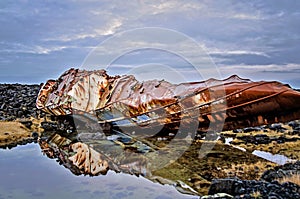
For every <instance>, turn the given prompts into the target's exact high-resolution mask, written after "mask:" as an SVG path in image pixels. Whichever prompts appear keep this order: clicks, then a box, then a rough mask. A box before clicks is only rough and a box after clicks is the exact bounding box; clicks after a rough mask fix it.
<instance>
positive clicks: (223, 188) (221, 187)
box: [0, 84, 300, 199]
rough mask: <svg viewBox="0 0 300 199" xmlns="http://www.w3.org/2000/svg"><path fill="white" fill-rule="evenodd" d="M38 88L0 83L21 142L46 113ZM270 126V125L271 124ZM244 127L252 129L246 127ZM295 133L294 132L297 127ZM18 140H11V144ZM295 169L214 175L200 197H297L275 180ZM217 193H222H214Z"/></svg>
mask: <svg viewBox="0 0 300 199" xmlns="http://www.w3.org/2000/svg"><path fill="white" fill-rule="evenodd" d="M39 88H40V86H39V85H22V84H0V94H1V95H0V121H20V122H21V123H22V124H23V125H24V126H26V127H27V128H28V129H30V130H31V131H32V136H31V137H30V138H28V139H26V140H23V141H21V142H19V143H21V144H26V143H29V142H32V141H34V140H36V139H37V135H38V134H37V133H35V132H34V131H33V130H32V119H33V118H34V119H37V120H40V119H44V118H45V116H46V115H45V114H44V113H42V112H41V111H39V110H37V108H36V106H35V100H36V96H37V94H38V92H39ZM291 125H292V123H291ZM40 126H41V128H42V129H44V130H45V131H67V130H68V131H70V126H72V125H71V124H70V122H69V120H64V122H63V123H57V122H53V121H49V120H47V121H42V122H41V123H40ZM270 127H271V128H272V126H270ZM273 127H274V126H273ZM275 127H276V126H275ZM276 128H278V129H279V130H280V128H281V127H279V126H277V127H276ZM244 130H245V129H244ZM246 130H247V129H246ZM248 130H253V129H251V128H249V129H248ZM254 130H255V129H254ZM295 133H298V131H297V132H295ZM245 139H247V140H246V141H247V142H258V143H257V144H261V143H260V141H261V142H265V141H267V142H270V140H269V139H268V138H267V137H265V136H261V137H259V136H256V137H250V138H249V137H245ZM285 141H286V140H285ZM19 143H15V145H17V144H19ZM15 145H14V146H15ZM295 173H298V174H299V173H300V161H297V162H295V163H288V164H286V165H283V166H278V167H275V168H272V169H270V170H267V171H266V172H265V173H264V174H263V175H262V176H261V179H260V180H240V179H238V178H224V179H214V180H213V181H212V183H211V186H210V189H209V195H210V196H203V197H200V198H203V199H204V198H219V199H222V198H224V199H225V198H269V199H288V198H292V199H296V198H300V186H299V185H297V184H294V183H291V182H286V183H279V182H278V181H277V180H278V179H280V178H283V177H284V176H289V175H292V174H295ZM217 193H226V194H223V195H222V194H219V195H215V194H217ZM213 195H214V196H213Z"/></svg>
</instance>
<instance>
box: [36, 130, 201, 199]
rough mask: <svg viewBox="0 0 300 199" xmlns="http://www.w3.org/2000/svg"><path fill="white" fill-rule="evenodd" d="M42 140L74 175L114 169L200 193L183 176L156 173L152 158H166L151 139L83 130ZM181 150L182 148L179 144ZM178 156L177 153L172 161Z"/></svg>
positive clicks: (45, 149)
mask: <svg viewBox="0 0 300 199" xmlns="http://www.w3.org/2000/svg"><path fill="white" fill-rule="evenodd" d="M183 141H184V140H183ZM180 142H182V140H181V141H180ZM39 144H40V147H41V149H42V151H43V153H44V154H46V155H47V156H48V157H49V158H51V159H54V158H55V159H57V160H58V162H59V163H60V164H62V165H63V166H64V167H66V168H68V169H69V170H70V171H71V172H72V173H73V174H75V175H82V174H84V175H90V176H98V175H106V174H107V172H108V171H109V170H113V171H115V172H117V173H126V174H133V175H136V176H143V177H145V178H147V179H149V180H151V181H154V182H159V183H161V184H168V185H171V186H175V188H176V189H177V190H178V191H179V192H182V193H184V194H190V195H199V193H198V192H197V191H195V190H194V189H193V188H192V187H190V186H188V185H187V184H186V182H184V181H183V180H182V179H178V180H172V179H168V178H166V176H155V175H153V174H152V171H153V169H154V168H155V169H157V167H154V166H153V164H156V163H154V162H152V161H151V160H153V159H152V158H158V160H157V161H159V162H160V163H162V162H164V161H165V160H164V158H161V157H160V156H157V153H156V152H157V151H155V150H154V149H153V147H154V148H158V146H155V145H152V146H149V145H151V144H150V142H148V144H145V143H143V142H140V141H138V140H135V139H134V138H131V137H128V136H126V135H124V134H122V133H120V132H119V133H118V132H117V134H113V135H110V136H103V135H102V136H100V135H99V133H81V134H78V135H76V136H75V137H74V136H72V135H69V136H68V135H60V134H57V133H54V134H52V135H51V136H49V137H47V138H46V139H41V140H40V141H39ZM178 150H179V151H180V152H181V153H182V152H183V149H181V148H180V147H178ZM165 152H166V153H167V151H165ZM159 153H162V151H160V152H159ZM145 154H147V155H145ZM176 159H177V157H176V158H174V159H172V161H175V160H176ZM169 164H170V163H169ZM165 165H168V164H165Z"/></svg>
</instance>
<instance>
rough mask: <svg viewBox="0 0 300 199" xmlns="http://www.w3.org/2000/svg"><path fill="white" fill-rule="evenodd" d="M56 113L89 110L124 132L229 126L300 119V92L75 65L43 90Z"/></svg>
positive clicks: (44, 102) (44, 103) (46, 107)
mask: <svg viewBox="0 0 300 199" xmlns="http://www.w3.org/2000/svg"><path fill="white" fill-rule="evenodd" d="M37 107H38V108H39V109H42V110H43V111H45V112H48V113H50V114H52V115H57V116H61V115H72V114H75V115H76V114H79V115H83V114H90V115H93V116H95V117H97V120H98V122H99V124H100V125H103V126H104V125H105V124H110V126H116V127H118V128H121V129H122V130H123V131H130V132H132V131H139V132H143V133H145V132H147V131H150V132H153V131H157V129H158V130H159V131H165V130H178V129H185V130H187V131H188V129H191V130H195V129H196V130H198V131H207V129H208V127H210V128H211V130H217V131H218V130H222V129H223V130H228V129H235V128H243V127H247V126H257V125H263V124H268V123H274V122H285V121H290V120H295V119H299V118H300V92H298V91H296V90H293V89H291V88H290V87H289V86H288V85H284V84H281V83H279V82H275V81H274V82H265V81H260V82H252V81H250V80H248V79H241V78H239V77H238V76H231V77H229V78H227V79H224V80H216V79H209V80H206V81H202V82H193V83H182V84H177V85H175V84H171V83H169V82H166V81H158V80H151V81H145V82H139V81H137V80H136V79H135V78H134V76H130V75H125V76H115V77H111V76H109V75H107V74H106V71H104V70H99V71H80V70H76V69H70V70H69V71H66V72H65V73H64V74H63V75H62V76H61V77H60V78H59V79H58V80H55V81H54V80H49V81H48V82H47V83H46V84H45V85H44V86H43V87H42V88H41V90H40V93H39V96H38V98H37Z"/></svg>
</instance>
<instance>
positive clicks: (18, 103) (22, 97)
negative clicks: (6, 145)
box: [0, 84, 40, 121]
mask: <svg viewBox="0 0 300 199" xmlns="http://www.w3.org/2000/svg"><path fill="white" fill-rule="evenodd" d="M39 89H40V86H39V85H22V84H0V120H5V121H12V120H15V119H18V118H19V119H24V118H30V117H35V118H36V117H38V116H39V114H40V111H39V110H37V108H36V105H35V101H36V97H37V95H38V92H39Z"/></svg>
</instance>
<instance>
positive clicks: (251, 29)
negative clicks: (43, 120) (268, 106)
mask: <svg viewBox="0 0 300 199" xmlns="http://www.w3.org/2000/svg"><path fill="white" fill-rule="evenodd" d="M299 10H300V1H299V2H298V1H292V0H287V1H284V2H281V1H275V2H274V1H271V0H253V1H246V0H241V1H233V0H219V1H208V0H199V1H194V0H186V1H181V0H172V1H163V0H155V1H141V0H132V1H129V2H126V3H124V2H123V1H117V0H103V1H96V0H95V1H94V0H88V1H73V0H67V1H36V2H34V3H33V2H31V1H23V0H20V1H18V0H17V1H10V2H4V3H1V8H0V13H1V18H0V26H1V31H0V44H1V47H0V58H1V59H0V67H1V69H5V71H6V72H5V75H6V76H7V78H5V81H8V80H9V78H11V81H17V80H18V79H17V77H16V78H14V76H16V73H18V68H20V67H21V68H26V69H24V70H23V71H22V74H24V75H27V76H28V78H27V79H29V80H32V81H33V82H37V81H41V79H46V78H47V76H48V75H51V76H54V75H55V74H60V73H61V72H62V70H64V69H65V68H68V67H71V66H79V65H81V63H82V62H83V60H84V58H85V57H86V56H87V55H88V53H89V51H91V50H92V49H94V48H95V47H96V46H97V45H98V44H100V43H102V42H103V41H105V40H106V39H108V38H110V37H111V36H115V35H117V34H119V33H120V32H122V31H127V30H130V29H133V28H143V27H162V28H169V29H174V30H175V31H179V32H182V33H184V34H186V35H187V36H189V37H190V38H192V39H194V40H195V41H196V42H197V43H198V44H199V46H200V47H202V48H203V49H204V51H206V52H208V53H209V55H210V56H211V57H212V59H213V61H214V62H215V63H216V64H217V65H218V66H219V67H221V69H222V70H223V72H224V73H225V72H228V73H229V72H231V73H236V72H238V73H240V74H246V75H250V76H251V75H252V74H254V73H255V74H258V73H259V72H261V73H264V74H266V73H267V74H268V75H270V77H276V78H279V79H280V78H281V77H278V75H277V74H278V73H282V74H284V75H282V76H285V77H286V79H290V80H291V81H293V82H294V83H295V81H296V79H297V78H293V80H292V79H291V78H287V76H294V75H292V72H290V71H294V72H295V73H296V74H298V72H297V71H298V69H297V66H298V65H299V64H300V57H299V56H298V54H299V53H298V52H299V51H300V46H299V40H300V34H299V33H300V20H299V17H300V12H299ZM153 37H160V36H159V35H154V36H153ZM161 37H162V38H163V39H165V40H166V41H168V39H169V40H171V38H168V37H167V36H165V35H163V36H161ZM141 42H142V41H141V38H137V39H136V41H134V40H130V41H128V42H127V43H126V42H123V43H122V45H128V46H131V45H136V46H137V47H138V46H141V45H142V43H141ZM144 42H146V43H148V44H151V45H152V46H154V47H158V48H164V46H163V45H170V47H172V48H177V51H178V52H179V53H181V54H186V55H188V56H191V55H193V54H194V55H195V54H197V53H195V52H196V48H192V47H188V46H185V45H184V42H182V41H181V40H178V41H176V42H173V43H169V44H168V43H166V42H165V43H159V42H158V43H155V42H153V43H151V41H150V40H148V41H144ZM117 46H119V45H117V44H114V45H111V46H110V47H108V48H106V49H103V51H102V53H103V54H104V55H106V56H107V57H106V58H104V59H108V58H109V56H113V55H115V54H118V53H119V51H120V49H118V47H117ZM135 53H137V52H135ZM197 55H198V56H199V53H198V54H197ZM122 62H123V63H122ZM152 62H158V63H162V64H170V65H172V66H174V67H177V69H178V70H183V69H184V67H186V68H188V67H189V64H188V63H186V62H184V61H180V59H178V58H176V56H174V55H168V54H166V53H162V52H161V53H160V52H155V53H154V52H151V53H150V52H148V53H145V52H142V53H140V54H138V53H137V54H136V55H133V53H132V54H130V55H127V56H125V57H124V58H123V59H121V60H119V63H118V64H121V65H122V64H123V65H139V64H147V63H152ZM198 62H199V63H200V62H201V55H200V56H199V57H198ZM101 63H102V62H101V60H100V61H99V64H101ZM37 66H38V67H37ZM238 66H242V67H240V68H239V67H238ZM247 67H249V68H247ZM293 67H294V68H293ZM295 67H296V68H295ZM49 68H50V69H49ZM37 69H38V70H37ZM225 69H226V70H227V71H225ZM263 69H265V70H266V71H265V72H263ZM267 69H268V70H267ZM33 70H35V71H40V73H39V75H36V76H35V78H31V79H30V78H29V77H30V73H31V72H32V71H33ZM43 70H44V71H46V72H43ZM251 70H252V73H251ZM3 71H4V70H3ZM19 71H20V70H19ZM276 71H277V72H276ZM253 76H254V75H253ZM18 78H20V77H18ZM282 78H283V77H282ZM282 78H281V79H282ZM1 81H4V79H2V80H1Z"/></svg>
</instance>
